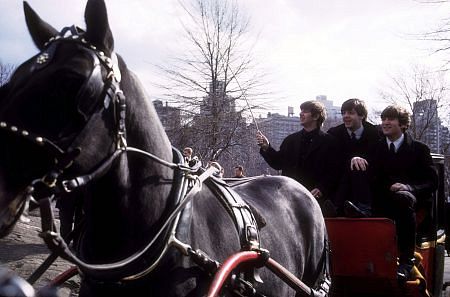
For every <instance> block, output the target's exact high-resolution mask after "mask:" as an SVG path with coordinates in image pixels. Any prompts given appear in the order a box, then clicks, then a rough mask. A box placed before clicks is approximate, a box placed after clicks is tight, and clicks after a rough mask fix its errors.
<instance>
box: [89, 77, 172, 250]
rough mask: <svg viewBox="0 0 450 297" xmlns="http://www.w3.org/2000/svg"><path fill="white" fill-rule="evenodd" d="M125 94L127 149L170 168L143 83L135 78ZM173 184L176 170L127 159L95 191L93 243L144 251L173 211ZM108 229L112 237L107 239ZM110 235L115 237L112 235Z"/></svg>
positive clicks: (138, 158) (137, 158)
mask: <svg viewBox="0 0 450 297" xmlns="http://www.w3.org/2000/svg"><path fill="white" fill-rule="evenodd" d="M122 88H123V92H124V94H125V96H126V101H127V105H128V107H127V114H126V129H127V144H128V146H130V147H135V148H138V149H140V150H143V151H146V152H149V153H151V154H154V155H156V156H157V157H159V158H161V159H164V160H166V161H169V162H172V148H171V145H170V142H169V140H168V138H167V135H166V134H165V132H164V128H163V127H162V125H161V123H160V121H159V119H158V117H157V114H156V112H155V110H154V108H153V106H152V103H151V101H150V100H149V99H148V98H147V96H146V95H145V93H144V92H143V91H142V88H141V87H140V85H139V82H138V81H137V80H135V79H133V77H131V78H130V79H129V81H124V82H123V87H122ZM172 178H173V170H172V169H170V168H168V167H166V166H163V165H161V164H159V163H157V162H154V161H153V160H151V159H149V158H148V157H146V156H144V155H143V154H137V153H134V152H128V153H126V154H123V155H122V156H121V157H120V159H119V160H118V162H116V164H115V166H114V168H113V170H111V172H110V173H109V174H108V175H107V176H105V178H104V179H103V180H102V181H101V182H100V183H98V185H96V187H95V188H94V189H93V194H94V195H95V196H96V197H92V199H94V200H95V202H93V203H94V205H93V207H92V208H91V209H92V210H93V213H91V214H90V219H91V220H92V226H93V229H94V228H95V229H94V230H95V231H94V232H93V233H92V235H93V237H99V238H97V239H96V240H99V241H100V240H102V244H105V245H108V244H114V243H115V242H120V243H121V244H125V245H128V246H127V247H124V249H123V250H124V251H123V252H125V253H128V252H129V249H132V248H133V247H136V246H139V245H142V243H143V242H146V241H147V240H148V236H151V233H154V232H155V227H156V226H158V225H160V223H161V220H162V215H163V214H164V212H165V211H167V209H168V208H169V207H171V201H169V199H168V196H169V193H170V189H171V186H172V185H171V184H170V180H171V179H172ZM167 181H169V183H167ZM99 196H100V197H99ZM102 206H103V209H102ZM102 211H103V213H100V212H102ZM99 213H100V214H99ZM99 225H100V226H101V227H100V226H99ZM99 227H100V228H99ZM105 229H108V230H107V231H106V232H111V233H110V234H105V233H104V232H105ZM111 229H113V230H114V231H109V230H111ZM144 235H145V236H144ZM114 237H115V238H114ZM107 241H109V243H106V242H107ZM110 256H113V257H114V255H110Z"/></svg>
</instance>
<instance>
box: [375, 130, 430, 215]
mask: <svg viewBox="0 0 450 297" xmlns="http://www.w3.org/2000/svg"><path fill="white" fill-rule="evenodd" d="M404 135H405V139H404V141H403V143H402V144H401V145H400V147H399V148H398V150H397V152H396V153H395V154H392V153H390V152H389V149H388V145H387V141H386V138H383V139H381V140H380V141H379V142H378V144H377V146H376V150H375V154H374V157H373V160H372V161H371V164H372V166H371V169H372V171H371V176H372V183H373V187H372V188H373V189H374V191H375V201H374V203H375V205H376V206H378V207H382V208H383V207H386V206H387V205H389V204H390V202H389V201H387V199H388V198H387V197H389V192H390V190H389V188H390V187H391V185H393V184H394V183H402V184H406V185H409V186H410V188H411V193H412V194H413V195H414V196H415V197H416V198H417V202H418V203H420V202H423V201H426V200H429V199H430V197H431V194H432V192H433V191H434V190H436V188H437V183H438V178H437V174H436V171H435V170H434V168H433V161H432V158H431V155H430V149H429V148H428V146H427V145H426V144H424V143H422V142H420V141H416V140H413V139H412V137H411V136H410V135H409V134H408V133H405V134H404Z"/></svg>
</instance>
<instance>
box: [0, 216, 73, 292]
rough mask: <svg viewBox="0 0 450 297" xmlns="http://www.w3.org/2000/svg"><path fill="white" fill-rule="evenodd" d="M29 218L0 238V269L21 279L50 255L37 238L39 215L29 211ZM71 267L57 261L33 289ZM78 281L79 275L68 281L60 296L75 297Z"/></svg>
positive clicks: (68, 264) (60, 290)
mask: <svg viewBox="0 0 450 297" xmlns="http://www.w3.org/2000/svg"><path fill="white" fill-rule="evenodd" d="M28 218H29V219H31V221H30V222H28V223H25V222H21V221H19V222H18V223H17V224H16V226H15V227H14V230H13V231H12V233H11V234H9V235H8V236H7V237H5V238H2V239H0V267H3V268H7V269H9V270H11V271H13V272H14V273H16V274H17V275H19V276H21V277H22V278H24V279H27V278H28V277H29V276H30V275H31V274H32V273H33V271H34V270H35V269H36V268H37V267H39V265H40V264H41V263H42V262H43V261H44V260H45V259H46V258H47V256H48V255H49V254H50V251H49V249H48V248H47V246H46V245H45V244H44V242H43V240H42V239H41V238H40V237H39V236H38V233H39V231H40V230H41V229H40V226H41V220H40V217H39V212H32V213H31V214H30V215H29V216H28ZM57 224H59V221H57ZM71 266H72V265H71V264H70V263H69V262H67V261H65V260H63V259H60V258H59V259H57V260H56V261H55V262H54V263H53V265H51V266H50V268H49V269H48V270H47V271H46V272H45V273H44V274H43V275H42V276H41V278H40V279H39V280H38V281H37V282H36V283H35V284H34V285H33V287H34V288H35V289H39V288H41V287H43V286H45V285H46V284H47V283H48V282H49V281H50V280H52V279H54V278H55V277H56V276H57V275H59V274H60V273H62V272H64V271H66V270H67V269H69V268H70V267H71ZM79 281H80V280H79V277H78V276H76V277H73V278H72V279H70V280H69V281H67V282H66V283H65V284H64V285H63V286H61V288H60V289H59V292H58V294H59V296H60V297H74V296H78V294H77V293H78V288H79Z"/></svg>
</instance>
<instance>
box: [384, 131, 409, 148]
mask: <svg viewBox="0 0 450 297" xmlns="http://www.w3.org/2000/svg"><path fill="white" fill-rule="evenodd" d="M404 140H405V135H404V134H403V133H402V135H401V136H400V137H399V138H398V139H397V140H395V141H390V140H389V138H387V137H386V141H387V145H388V149H389V147H390V145H391V143H393V144H394V146H395V152H397V151H398V148H399V147H400V146H401V145H402V143H403V141H404Z"/></svg>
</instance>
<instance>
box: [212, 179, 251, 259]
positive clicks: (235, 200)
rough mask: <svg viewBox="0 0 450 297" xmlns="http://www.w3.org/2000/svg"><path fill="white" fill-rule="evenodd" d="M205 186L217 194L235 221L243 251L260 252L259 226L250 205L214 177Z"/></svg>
mask: <svg viewBox="0 0 450 297" xmlns="http://www.w3.org/2000/svg"><path fill="white" fill-rule="evenodd" d="M205 184H206V185H207V186H208V187H209V188H210V189H211V191H213V193H215V196H216V197H218V198H219V201H220V202H221V204H222V205H223V206H224V208H225V209H226V210H227V212H228V214H229V215H230V216H231V218H232V219H233V221H234V224H235V227H236V229H237V231H238V234H239V239H240V243H241V247H242V250H259V249H260V238H259V229H258V224H257V223H256V219H255V217H254V215H253V212H252V211H251V209H250V207H249V206H248V204H247V203H246V202H245V201H244V200H243V199H242V198H241V196H240V195H239V194H238V193H236V192H235V191H234V190H233V189H231V188H230V187H229V186H227V185H226V184H223V183H219V182H218V181H217V179H216V178H214V177H213V178H210V179H209V180H207V181H206V182H205Z"/></svg>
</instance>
